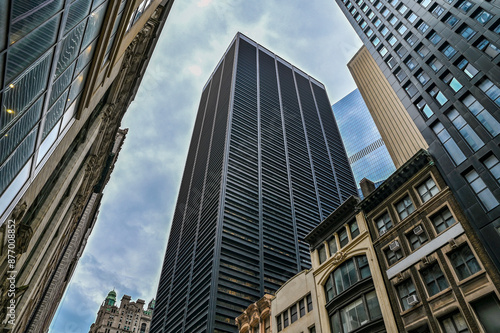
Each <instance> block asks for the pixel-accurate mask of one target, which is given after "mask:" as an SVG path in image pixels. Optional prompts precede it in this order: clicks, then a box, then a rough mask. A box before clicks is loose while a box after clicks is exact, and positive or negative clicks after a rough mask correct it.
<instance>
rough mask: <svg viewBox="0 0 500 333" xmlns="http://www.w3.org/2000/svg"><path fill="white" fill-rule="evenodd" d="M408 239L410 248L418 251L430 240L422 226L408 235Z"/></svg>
mask: <svg viewBox="0 0 500 333" xmlns="http://www.w3.org/2000/svg"><path fill="white" fill-rule="evenodd" d="M406 238H407V239H408V243H409V244H410V248H411V249H412V250H416V249H418V248H419V247H421V246H422V244H424V243H425V242H427V240H428V238H427V234H426V233H425V230H424V229H423V226H422V225H421V224H419V225H418V226H416V227H415V228H413V229H412V231H410V232H409V233H407V234H406Z"/></svg>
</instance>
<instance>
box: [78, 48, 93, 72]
mask: <svg viewBox="0 0 500 333" xmlns="http://www.w3.org/2000/svg"><path fill="white" fill-rule="evenodd" d="M96 45H97V40H96V41H95V42H93V43H92V44H90V45H89V46H88V47H87V48H86V49H85V50H84V51H83V52H82V54H80V56H79V57H78V64H77V66H76V73H80V72H81V71H82V69H83V68H84V67H85V66H86V65H87V64H88V63H89V61H90V60H92V55H93V54H94V51H95V49H96Z"/></svg>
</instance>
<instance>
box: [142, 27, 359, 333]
mask: <svg viewBox="0 0 500 333" xmlns="http://www.w3.org/2000/svg"><path fill="white" fill-rule="evenodd" d="M330 105H331V104H330V102H329V100H328V97H327V95H326V91H325V89H324V87H323V85H322V84H321V83H319V82H318V81H316V80H315V79H313V78H311V77H310V76H308V75H307V74H304V73H303V72H302V71H300V70H299V69H297V68H296V67H293V66H292V65H291V64H289V63H288V62H286V61H284V60H282V59H281V58H279V57H277V56H276V55H274V54H273V53H271V52H269V51H268V50H266V49H265V48H263V47H261V46H259V45H258V44H257V43H255V42H253V41H251V40H250V39H248V38H246V37H245V36H243V35H241V34H240V33H238V34H237V35H236V37H235V38H234V40H233V42H232V43H231V45H230V47H229V48H228V50H227V52H226V54H225V55H224V57H223V58H222V60H221V61H220V63H219V64H218V65H217V67H216V69H215V71H214V72H213V74H212V76H211V78H210V79H209V81H208V82H207V84H206V86H205V87H204V89H203V92H202V96H201V101H200V106H199V110H198V115H197V118H196V121H195V125H194V132H193V137H192V139H191V144H190V147H189V152H188V158H187V161H186V167H185V171H184V175H183V178H182V181H181V186H180V191H179V196H178V199H177V205H176V208H175V211H174V216H173V221H172V225H171V231H170V236H169V241H168V245H167V250H166V255H165V260H164V263H163V270H162V273H161V277H160V283H159V288H158V292H157V297H156V298H157V309H156V311H155V316H154V317H153V325H152V331H153V332H199V331H209V332H236V330H237V328H236V326H235V322H234V318H235V317H236V316H238V315H239V314H241V313H242V312H243V310H245V309H246V308H247V306H248V305H249V304H250V303H254V302H256V301H257V300H258V299H260V298H261V297H262V296H263V295H264V293H272V292H273V291H275V290H276V289H278V288H279V287H280V285H281V284H282V283H283V282H285V281H286V280H288V279H289V278H290V277H292V276H294V275H295V274H296V273H297V272H299V271H301V270H303V269H304V268H308V267H310V260H309V251H308V247H307V245H306V244H305V243H304V242H302V241H300V240H301V239H302V238H303V237H304V236H305V235H306V234H307V233H308V232H309V231H310V230H311V229H312V228H313V227H314V226H315V225H317V224H319V223H320V221H321V220H322V219H323V218H324V217H326V216H328V215H329V214H330V213H331V212H332V211H333V210H334V209H335V208H336V207H338V206H339V205H340V203H341V202H342V201H344V200H345V199H347V198H348V197H349V196H350V195H352V194H355V193H356V187H355V184H354V179H353V176H352V171H351V169H350V168H349V164H348V161H347V156H346V153H345V150H344V146H343V144H342V141H341V139H340V135H339V133H338V130H337V125H336V123H335V119H334V117H333V113H332V112H331V106H330ZM277 235H279V237H278V236H277Z"/></svg>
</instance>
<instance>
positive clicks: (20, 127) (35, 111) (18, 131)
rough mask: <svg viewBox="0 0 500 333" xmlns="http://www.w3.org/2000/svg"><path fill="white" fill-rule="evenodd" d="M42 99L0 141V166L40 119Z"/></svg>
mask: <svg viewBox="0 0 500 333" xmlns="http://www.w3.org/2000/svg"><path fill="white" fill-rule="evenodd" d="M42 102H43V98H40V99H39V100H38V101H37V102H36V103H35V104H33V106H32V107H31V108H30V109H29V110H28V111H26V113H25V114H24V115H23V116H22V117H21V118H20V119H19V120H18V121H17V123H16V124H15V125H14V126H12V128H11V129H10V130H9V131H8V132H7V133H6V134H5V135H4V136H2V138H1V139H0V164H1V163H3V161H4V160H5V159H6V158H7V157H8V156H9V155H10V154H11V153H12V152H13V151H14V149H15V148H16V146H17V145H18V144H19V143H20V142H21V141H22V140H23V139H24V138H25V136H26V135H27V134H28V132H29V131H30V130H31V129H32V128H33V126H34V125H35V124H36V122H37V121H38V120H39V119H40V115H41V111H42V106H43V103H42Z"/></svg>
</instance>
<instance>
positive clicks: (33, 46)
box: [5, 15, 61, 81]
mask: <svg viewBox="0 0 500 333" xmlns="http://www.w3.org/2000/svg"><path fill="white" fill-rule="evenodd" d="M60 17H61V15H57V16H55V17H54V18H52V19H51V20H50V21H48V22H47V23H45V24H44V25H43V26H42V27H40V28H39V29H37V30H35V31H33V32H32V33H30V34H29V35H27V36H26V37H24V38H23V39H22V40H20V41H19V42H17V43H15V44H14V45H12V46H11V47H10V49H9V52H8V53H7V66H6V72H5V76H6V77H5V80H6V81H11V80H12V79H13V78H14V77H15V76H16V75H18V74H19V73H21V72H22V71H23V70H24V69H25V68H26V67H28V65H29V64H31V63H32V62H33V61H34V60H35V59H37V58H38V57H40V56H41V55H42V54H43V53H44V52H45V51H47V49H48V48H49V47H50V46H52V45H53V44H54V43H55V41H56V38H57V28H58V27H59V19H60Z"/></svg>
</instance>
